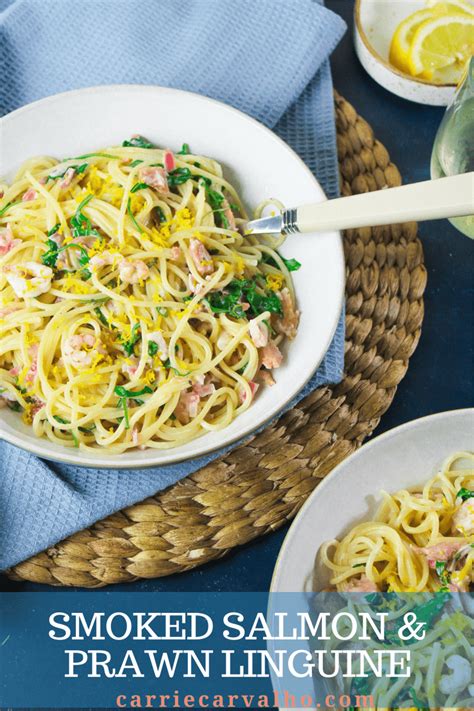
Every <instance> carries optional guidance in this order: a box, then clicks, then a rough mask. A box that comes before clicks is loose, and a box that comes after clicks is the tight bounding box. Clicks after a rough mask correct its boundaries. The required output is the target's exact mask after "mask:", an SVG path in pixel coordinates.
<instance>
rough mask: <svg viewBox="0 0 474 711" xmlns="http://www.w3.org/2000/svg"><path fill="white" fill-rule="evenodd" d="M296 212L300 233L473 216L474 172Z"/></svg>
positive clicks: (338, 200) (344, 198)
mask: <svg viewBox="0 0 474 711" xmlns="http://www.w3.org/2000/svg"><path fill="white" fill-rule="evenodd" d="M296 213H297V214H296V224H297V225H298V230H299V231H300V232H326V231H332V230H344V229H348V228H351V227H368V226H371V227H372V226H376V225H388V224H392V223H396V222H409V221H411V220H417V221H421V220H436V219H438V218H440V217H460V216H462V215H472V214H474V172H471V173H463V174H461V175H451V176H449V177H447V178H439V179H437V180H427V181H425V182H422V183H412V184H411V185H403V186H401V187H399V188H388V189H386V190H377V191H375V192H370V193H363V194H361V195H353V196H351V197H342V198H336V199H335V200H327V201H325V202H321V203H318V204H313V205H302V206H301V207H298V208H297V211H296Z"/></svg>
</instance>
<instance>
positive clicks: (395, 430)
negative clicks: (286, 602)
mask: <svg viewBox="0 0 474 711" xmlns="http://www.w3.org/2000/svg"><path fill="white" fill-rule="evenodd" d="M463 415H464V416H469V415H470V416H471V417H472V418H473V420H474V407H460V408H457V409H456V410H443V411H442V412H435V413H432V414H430V415H423V416H422V417H416V418H415V419H414V420H408V421H407V422H403V423H402V424H401V425H397V426H396V427H392V428H391V429H389V430H387V431H386V432H382V433H381V434H379V435H377V437H374V438H373V439H369V440H368V441H367V442H365V443H364V444H363V445H362V446H361V447H359V449H356V450H355V451H354V452H352V453H351V454H350V455H349V456H348V457H346V458H345V459H343V460H342V462H339V464H337V465H336V466H335V467H334V469H333V470H332V471H330V472H329V474H327V476H325V477H324V479H323V481H322V482H321V483H320V484H319V485H318V486H316V487H315V488H314V489H313V491H312V492H311V494H310V495H309V496H308V498H307V499H306V501H305V502H304V504H303V506H302V507H301V509H300V510H299V511H298V513H297V515H296V516H295V518H294V519H293V521H292V522H291V525H290V527H289V529H288V531H287V532H286V535H285V538H284V539H283V543H282V544H281V547H280V550H279V551H278V556H277V559H276V561H275V567H274V568H273V573H272V578H271V581H270V588H269V590H270V593H277V592H280V591H279V590H278V585H279V583H280V579H281V576H282V570H283V566H282V563H283V559H284V557H285V556H286V554H287V549H288V546H289V545H290V543H291V541H292V540H293V537H294V535H295V532H296V529H297V527H298V525H299V522H300V521H301V520H302V519H303V518H304V516H306V512H307V511H308V510H309V509H310V508H311V506H312V505H313V500H314V499H315V498H316V496H318V495H320V492H321V491H323V492H324V490H325V489H326V488H327V486H328V484H329V483H330V482H331V481H332V479H333V478H334V477H336V476H338V475H339V471H340V470H341V469H342V468H343V467H345V466H347V464H348V462H351V461H353V460H354V459H356V458H359V457H361V456H362V457H363V456H364V455H365V453H366V452H367V450H369V449H372V448H373V447H374V446H375V447H377V446H378V445H379V444H380V443H381V442H385V441H386V440H389V439H391V438H392V437H396V436H398V435H399V434H400V433H402V434H403V433H404V432H406V431H408V430H410V429H412V428H415V427H417V426H419V425H422V424H425V423H430V422H433V421H435V420H443V419H451V418H453V417H459V416H463ZM415 484H416V482H415ZM389 493H390V492H389ZM315 553H316V552H315ZM294 592H299V593H301V592H304V590H303V591H302V590H295V591H294Z"/></svg>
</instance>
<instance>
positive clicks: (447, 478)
mask: <svg viewBox="0 0 474 711" xmlns="http://www.w3.org/2000/svg"><path fill="white" fill-rule="evenodd" d="M466 464H469V466H466ZM383 497H384V498H383V502H382V504H381V506H380V508H379V510H378V512H377V514H376V516H375V518H374V519H373V520H372V521H364V522H362V523H359V524H358V525H356V526H354V527H353V528H352V529H351V530H350V531H349V532H348V533H347V534H346V535H345V536H343V537H342V538H341V539H340V540H333V541H328V542H327V543H325V544H324V545H323V546H322V547H321V550H320V560H321V563H322V564H323V565H324V566H326V567H327V568H328V569H329V570H330V571H331V572H332V577H331V581H330V582H331V585H332V586H333V587H334V589H335V590H338V591H339V592H377V591H381V592H400V593H401V592H430V591H431V592H435V591H440V590H446V591H452V592H465V591H470V590H472V587H473V584H474V454H471V453H468V452H456V453H455V454H453V455H452V456H450V457H449V458H448V459H447V460H446V462H445V463H444V466H443V467H442V469H441V471H440V472H439V473H438V474H437V475H436V476H435V477H433V478H432V479H430V480H429V481H427V482H426V484H424V485H423V486H419V487H415V488H414V489H411V490H409V491H408V490H406V489H402V490H401V491H398V492H396V493H395V494H387V493H386V492H383Z"/></svg>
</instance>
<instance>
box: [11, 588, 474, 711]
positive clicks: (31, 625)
mask: <svg viewBox="0 0 474 711" xmlns="http://www.w3.org/2000/svg"><path fill="white" fill-rule="evenodd" d="M473 607H474V599H473V595H472V594H470V593H456V594H452V593H448V592H443V593H434V594H427V593H423V594H421V593H417V594H404V595H396V594H394V593H386V594H378V593H377V594H375V593H372V594H356V593H345V594H339V593H334V592H331V593H317V594H316V593H314V594H297V593H294V594H291V593H281V594H274V595H270V596H269V595H267V594H263V593H261V594H260V593H243V594H242V593H221V594H220V593H216V594H212V593H200V594H194V593H193V594H191V593H190V594H186V593H179V594H153V593H138V594H136V593H132V592H131V593H116V592H114V593H107V592H106V593H104V592H97V593H94V592H84V593H67V592H63V593H56V594H54V595H49V594H46V593H20V594H18V593H4V594H2V595H1V596H0V669H1V686H0V706H1V707H7V708H60V709H67V708H84V707H88V708H96V709H97V708H265V707H266V708H268V707H280V708H302V707H306V708H349V707H355V708H376V707H389V708H395V707H418V708H435V707H461V706H462V707H472V706H473V705H474V703H473V698H472V697H473V695H474V685H473V674H472V669H473V648H474V619H473V614H472V612H473Z"/></svg>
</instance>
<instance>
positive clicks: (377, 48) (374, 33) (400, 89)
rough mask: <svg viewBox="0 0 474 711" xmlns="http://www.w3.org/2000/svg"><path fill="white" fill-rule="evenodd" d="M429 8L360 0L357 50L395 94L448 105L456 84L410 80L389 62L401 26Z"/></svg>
mask: <svg viewBox="0 0 474 711" xmlns="http://www.w3.org/2000/svg"><path fill="white" fill-rule="evenodd" d="M425 7H426V6H425V4H424V2H422V0H383V2H381V1H380V0H356V3H355V8H354V43H355V50H356V54H357V56H358V57H359V59H360V62H361V64H362V66H363V67H364V69H365V70H366V71H367V73H368V74H370V76H371V77H372V79H375V81H376V82H377V83H378V84H380V85H381V86H383V87H384V88H385V89H387V90H388V91H391V92H392V94H396V95H397V96H401V97H402V98H403V99H408V100H409V101H415V102H416V103H418V104H430V105H431V106H447V105H448V104H449V103H450V101H451V99H452V98H453V96H454V92H455V90H456V85H455V84H433V83H431V82H429V81H426V79H417V78H416V77H410V76H408V74H405V73H404V72H402V71H400V70H399V69H397V68H396V67H394V66H393V65H392V64H390V61H389V52H390V43H391V41H392V37H393V34H394V32H395V30H396V29H397V27H398V25H399V23H400V22H401V21H402V20H403V19H404V18H405V17H408V15H411V14H412V13H413V12H416V11H417V10H422V9H423V8H425Z"/></svg>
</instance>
